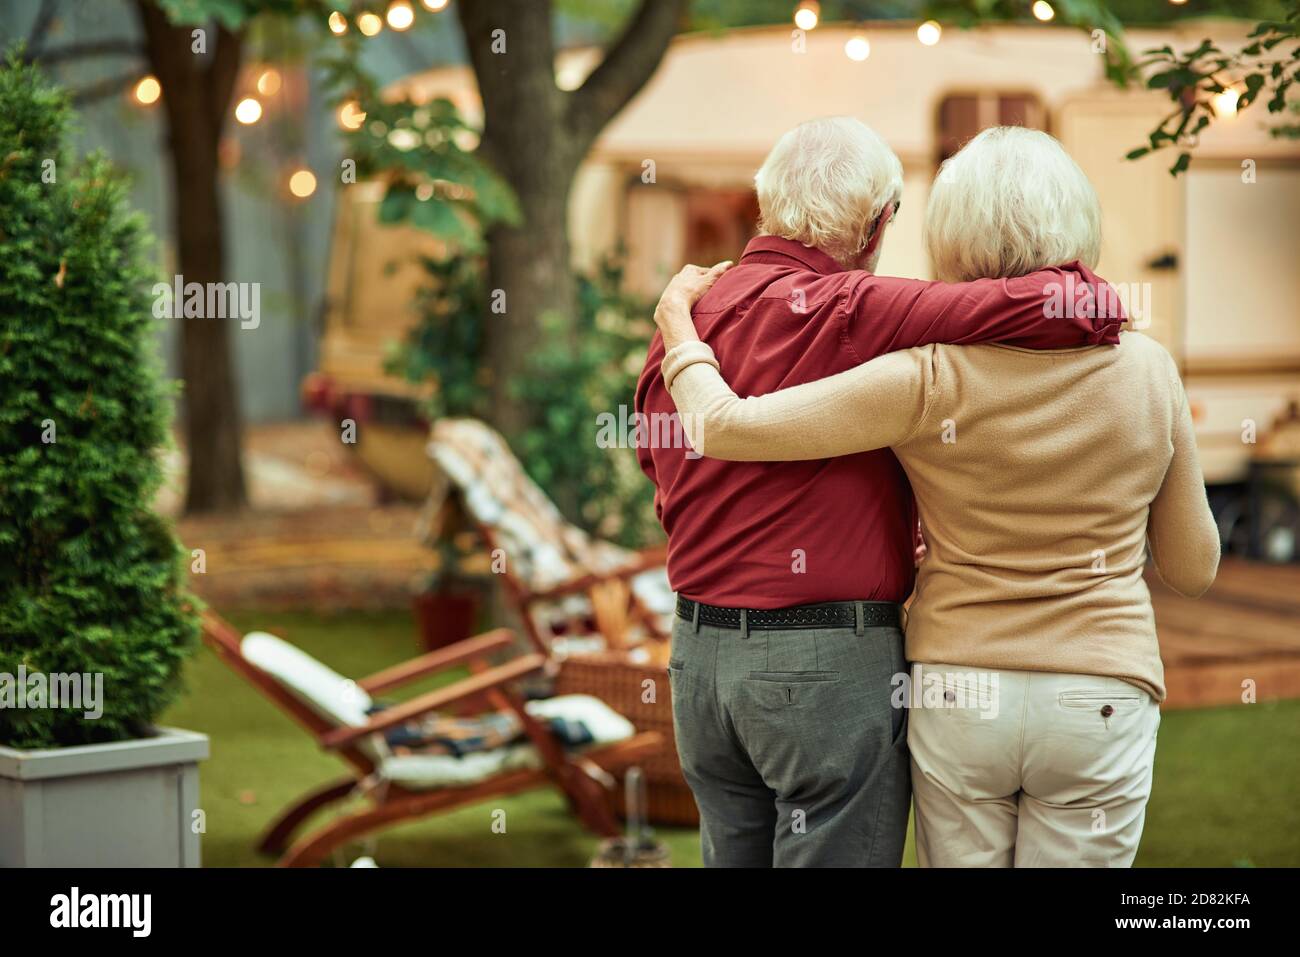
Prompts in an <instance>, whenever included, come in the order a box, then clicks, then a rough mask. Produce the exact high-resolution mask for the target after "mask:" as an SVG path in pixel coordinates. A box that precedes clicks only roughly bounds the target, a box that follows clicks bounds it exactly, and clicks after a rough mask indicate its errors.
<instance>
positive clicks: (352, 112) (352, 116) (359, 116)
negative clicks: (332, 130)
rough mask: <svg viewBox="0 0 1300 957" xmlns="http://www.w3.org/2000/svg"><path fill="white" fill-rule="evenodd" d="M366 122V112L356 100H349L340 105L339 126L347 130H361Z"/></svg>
mask: <svg viewBox="0 0 1300 957" xmlns="http://www.w3.org/2000/svg"><path fill="white" fill-rule="evenodd" d="M365 122H366V114H365V112H364V111H363V110H362V109H361V104H360V103H358V102H357V101H356V100H348V101H347V102H346V103H344V104H343V105H342V106H340V107H339V126H341V127H343V128H344V129H345V130H359V129H361V127H362V125H363V124H364V123H365Z"/></svg>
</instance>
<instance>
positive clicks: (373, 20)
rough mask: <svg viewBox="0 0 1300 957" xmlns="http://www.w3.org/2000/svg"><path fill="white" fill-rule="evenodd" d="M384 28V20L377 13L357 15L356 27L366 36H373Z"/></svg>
mask: <svg viewBox="0 0 1300 957" xmlns="http://www.w3.org/2000/svg"><path fill="white" fill-rule="evenodd" d="M383 28H384V21H383V20H381V19H379V14H377V13H363V14H361V16H359V17H357V29H358V30H360V31H361V32H362V33H363V34H365V35H366V36H368V37H373V36H374V35H375V34H376V33H378V32H379V31H380V30H382V29H383Z"/></svg>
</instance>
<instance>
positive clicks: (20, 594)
mask: <svg viewBox="0 0 1300 957" xmlns="http://www.w3.org/2000/svg"><path fill="white" fill-rule="evenodd" d="M70 119H71V116H70V110H69V106H68V101H67V98H66V96H65V94H64V93H63V92H62V91H60V90H58V89H57V88H55V87H53V86H51V85H49V84H48V83H47V82H46V81H45V80H44V79H43V78H42V77H41V76H40V74H39V73H38V72H37V71H36V70H35V69H34V68H32V67H29V66H26V65H24V64H23V63H22V61H21V58H20V57H19V56H18V55H16V54H11V55H10V56H9V57H8V58H7V60H6V61H5V62H3V63H0V209H3V210H4V216H3V219H2V220H0V867H3V866H24V865H26V866H34V865H47V866H68V865H71V866H76V865H120V866H131V865H144V866H149V865H172V866H175V865H197V863H198V840H199V837H198V833H197V832H198V831H199V830H201V827H200V826H198V824H197V821H198V820H199V818H198V817H197V816H196V815H195V813H194V812H196V811H198V807H197V800H198V772H197V762H198V761H199V760H201V759H203V758H205V757H206V756H207V750H208V743H207V739H206V738H205V737H204V736H202V735H199V734H193V733H191V732H186V731H177V730H174V729H165V728H155V727H153V725H152V722H153V720H154V719H155V718H156V716H157V715H158V714H159V713H160V712H161V711H162V709H163V708H164V707H165V706H166V705H167V704H168V703H169V702H170V701H171V700H172V699H173V698H174V696H175V695H176V693H177V690H178V686H179V677H180V669H181V665H182V663H183V661H184V660H185V657H186V656H187V655H188V654H189V651H190V649H191V648H192V647H193V645H194V643H195V639H196V637H197V632H198V619H197V610H196V608H195V606H194V602H193V600H192V599H191V597H190V596H189V594H188V593H187V592H186V590H185V587H184V579H183V577H182V576H183V574H184V573H183V565H182V557H181V553H180V549H179V546H178V544H177V542H176V539H175V537H174V535H173V533H172V530H171V529H170V528H169V527H168V525H167V524H166V523H165V522H164V521H163V520H162V519H160V518H159V517H158V516H157V515H155V514H154V513H153V512H152V511H151V502H152V501H153V497H154V494H155V492H156V491H157V489H158V487H159V485H160V484H161V482H162V478H163V474H162V465H161V461H160V457H159V455H158V450H159V449H160V448H161V447H162V446H164V445H165V444H166V442H167V441H168V436H169V424H170V417H171V402H170V389H169V387H168V386H167V385H166V384H165V383H164V382H163V380H162V378H161V377H160V372H159V368H158V364H157V361H156V358H155V355H154V350H155V343H154V337H153V333H154V323H155V321H156V320H155V319H154V318H153V316H154V313H153V305H152V298H151V296H152V289H153V286H154V280H155V278H156V277H155V276H153V275H152V274H151V271H150V269H149V266H148V261H147V258H146V256H145V253H144V246H143V242H144V239H145V235H144V230H143V226H142V221H141V219H140V218H139V217H138V216H136V215H133V214H131V213H130V212H129V211H128V209H127V207H126V202H125V197H126V189H125V186H124V184H123V183H122V181H121V180H120V178H119V177H118V176H117V175H116V174H115V173H114V172H113V170H112V169H111V168H110V167H109V165H108V163H107V162H106V161H105V160H104V159H103V158H102V157H100V156H91V157H89V158H87V159H85V160H84V161H82V162H81V163H73V162H72V160H71V158H70V155H69V152H68V150H67V147H66V145H65V140H66V138H67V137H68V128H69V123H70Z"/></svg>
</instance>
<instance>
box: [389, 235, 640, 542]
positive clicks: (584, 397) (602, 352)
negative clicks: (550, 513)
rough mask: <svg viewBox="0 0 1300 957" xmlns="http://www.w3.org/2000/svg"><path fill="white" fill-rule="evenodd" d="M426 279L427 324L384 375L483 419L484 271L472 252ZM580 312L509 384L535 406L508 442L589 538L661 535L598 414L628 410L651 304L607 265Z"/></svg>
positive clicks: (590, 281) (551, 331)
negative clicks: (424, 388) (608, 443)
mask: <svg viewBox="0 0 1300 957" xmlns="http://www.w3.org/2000/svg"><path fill="white" fill-rule="evenodd" d="M423 264H424V268H425V270H426V271H427V272H428V274H429V282H428V283H427V284H426V286H425V287H424V288H423V289H422V290H421V292H420V294H419V296H418V299H417V303H416V305H417V309H418V310H419V315H420V318H419V321H418V322H417V323H416V324H415V326H414V327H413V328H412V329H411V332H410V333H409V335H408V336H407V338H406V340H405V341H404V342H402V343H401V344H400V345H399V347H398V349H397V350H396V351H395V352H394V354H393V355H392V356H391V357H390V360H389V363H388V370H389V371H390V372H392V373H394V374H396V375H402V376H404V377H405V378H407V379H408V380H409V381H411V382H416V383H431V384H432V385H433V394H432V397H431V399H430V400H429V403H428V407H427V409H426V411H427V413H428V414H429V415H430V416H431V417H433V418H438V417H440V416H473V417H476V418H483V417H484V416H485V415H486V414H487V410H488V406H489V403H488V388H487V380H486V378H485V376H484V372H485V371H486V370H485V368H484V365H483V356H482V352H483V336H482V317H483V316H486V315H489V314H490V313H489V309H488V300H487V281H486V277H485V264H484V261H483V259H482V257H481V256H478V255H474V254H472V253H460V254H455V255H452V256H449V257H446V258H443V259H429V258H426V259H425V260H423ZM574 282H575V283H577V287H578V315H577V316H576V317H575V321H574V323H573V324H572V328H571V329H570V328H569V326H568V324H567V323H565V322H563V321H561V320H562V317H557V316H543V317H542V319H541V321H542V323H543V325H544V327H545V328H546V331H547V335H546V336H545V337H544V341H543V345H542V346H541V347H540V348H539V349H538V350H537V351H536V353H534V354H533V355H532V356H531V357H530V360H529V363H528V367H527V370H526V375H524V376H523V377H521V378H520V380H518V381H516V382H513V383H512V384H511V386H512V388H513V389H514V390H515V391H516V394H517V395H519V396H520V397H521V398H524V399H526V400H527V404H528V407H529V408H532V409H536V410H538V412H537V414H536V416H535V418H534V419H533V421H532V422H531V423H530V424H529V427H528V428H527V429H525V430H524V431H523V432H522V433H521V434H519V435H510V436H506V438H507V439H508V440H509V441H510V444H511V446H512V448H513V449H514V450H515V452H516V454H518V456H519V459H520V461H521V462H522V463H523V466H524V469H525V471H527V472H528V474H529V475H530V476H531V477H532V479H533V480H534V481H535V482H537V484H538V485H540V486H541V487H542V488H543V489H544V490H545V491H546V492H547V494H549V495H550V496H551V498H552V499H553V500H554V501H555V503H556V504H557V505H558V506H559V507H560V510H561V511H562V512H564V513H565V514H566V516H567V517H568V518H569V519H570V520H572V521H574V522H576V523H577V524H578V525H580V526H582V527H583V528H586V529H587V530H588V531H590V532H592V533H594V534H596V535H599V536H601V537H603V538H607V539H609V540H610V541H614V542H617V543H619V544H621V545H627V546H629V547H637V546H641V545H644V544H646V543H647V542H649V541H652V540H657V539H661V538H662V536H663V533H662V532H661V531H660V529H659V523H658V521H657V520H656V518H655V514H654V486H652V485H651V484H650V482H648V481H647V480H646V478H645V475H644V474H643V473H642V472H641V469H640V467H639V466H638V465H637V461H636V452H635V451H634V450H633V449H630V448H611V449H606V448H601V447H599V446H598V445H597V442H596V437H597V432H598V431H599V426H598V420H597V416H598V415H600V414H602V413H610V414H613V415H614V416H615V417H618V415H619V406H620V405H622V406H625V407H626V415H631V412H632V401H633V393H634V392H635V390H636V380H637V376H638V375H639V374H640V372H641V367H642V365H643V364H644V362H645V353H646V343H647V342H648V341H649V339H650V336H651V334H652V333H653V332H654V325H653V323H652V322H651V319H650V317H651V314H652V312H653V304H651V303H648V302H642V301H640V300H638V299H637V298H635V297H633V296H631V295H629V294H628V293H626V292H625V291H624V290H623V275H622V271H621V269H620V268H619V266H618V265H617V263H616V262H615V261H608V262H606V263H604V264H602V266H601V267H600V268H599V269H598V270H597V272H596V274H595V275H592V276H575V277H574Z"/></svg>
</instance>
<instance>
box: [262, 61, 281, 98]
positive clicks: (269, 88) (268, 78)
mask: <svg viewBox="0 0 1300 957" xmlns="http://www.w3.org/2000/svg"><path fill="white" fill-rule="evenodd" d="M257 92H258V93H261V94H262V95H263V96H275V94H277V93H279V92H280V71H279V70H276V69H274V68H271V69H267V70H263V71H262V75H261V76H259V77H258V78H257Z"/></svg>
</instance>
